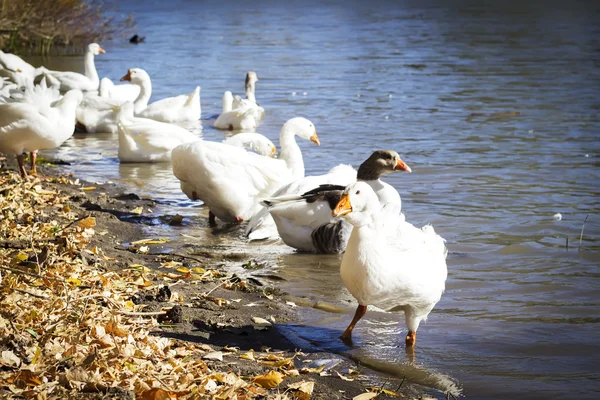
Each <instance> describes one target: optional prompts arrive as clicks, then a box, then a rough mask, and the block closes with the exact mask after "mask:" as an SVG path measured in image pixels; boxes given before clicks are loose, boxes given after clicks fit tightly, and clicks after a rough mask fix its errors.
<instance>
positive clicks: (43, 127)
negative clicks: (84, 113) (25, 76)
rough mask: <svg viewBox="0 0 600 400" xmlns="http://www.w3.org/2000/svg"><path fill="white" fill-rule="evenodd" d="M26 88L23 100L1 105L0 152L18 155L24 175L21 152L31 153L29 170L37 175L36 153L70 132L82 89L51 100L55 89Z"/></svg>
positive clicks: (24, 175) (56, 144) (72, 129)
mask: <svg viewBox="0 0 600 400" xmlns="http://www.w3.org/2000/svg"><path fill="white" fill-rule="evenodd" d="M27 90H31V92H27V91H26V92H25V96H24V97H23V98H22V99H21V100H19V101H22V102H10V103H5V104H0V153H5V154H14V155H16V156H17V161H18V163H19V170H20V172H21V175H22V176H23V177H27V171H25V166H24V164H23V162H24V157H23V152H30V153H31V173H33V174H36V167H35V160H36V152H37V151H38V150H42V149H53V148H55V147H58V146H60V144H61V143H63V142H64V141H65V140H67V139H68V138H70V137H71V135H73V131H74V128H75V108H76V107H77V105H78V104H79V103H80V102H81V99H82V98H83V94H82V93H81V91H79V90H70V91H68V92H67V93H66V94H65V95H64V96H63V97H62V99H60V100H58V101H54V102H53V100H54V99H56V96H57V94H58V90H57V89H51V88H45V87H44V85H43V86H37V87H36V89H35V90H34V89H32V88H28V89H27Z"/></svg>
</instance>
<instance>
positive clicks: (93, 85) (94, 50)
mask: <svg viewBox="0 0 600 400" xmlns="http://www.w3.org/2000/svg"><path fill="white" fill-rule="evenodd" d="M101 53H105V51H104V49H103V48H102V47H100V45H99V44H98V43H90V44H89V45H88V48H87V51H86V53H85V64H84V65H85V72H84V73H83V74H80V73H78V72H73V71H50V70H47V69H45V71H44V72H43V73H42V75H44V76H46V77H47V78H48V80H49V82H50V83H51V84H54V83H58V84H60V91H61V92H66V91H68V90H73V89H78V90H81V91H82V92H91V91H96V90H98V86H99V85H100V78H99V77H98V72H97V71H96V64H95V63H94V58H95V57H96V56H97V55H98V54H101Z"/></svg>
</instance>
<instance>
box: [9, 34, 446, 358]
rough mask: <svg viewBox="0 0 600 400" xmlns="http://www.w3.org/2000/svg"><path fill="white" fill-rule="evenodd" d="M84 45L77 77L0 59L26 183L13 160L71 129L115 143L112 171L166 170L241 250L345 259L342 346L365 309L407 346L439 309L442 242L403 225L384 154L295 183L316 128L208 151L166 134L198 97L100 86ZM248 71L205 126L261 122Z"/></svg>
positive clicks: (389, 156) (132, 79)
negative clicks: (242, 92) (384, 313)
mask: <svg viewBox="0 0 600 400" xmlns="http://www.w3.org/2000/svg"><path fill="white" fill-rule="evenodd" d="M101 53H104V50H103V49H102V47H100V46H99V45H98V44H96V43H92V44H90V45H89V46H88V48H87V52H86V55H85V73H84V74H80V73H76V72H70V71H52V70H48V69H46V68H44V67H37V68H36V67H33V66H32V65H30V64H28V63H27V62H25V61H24V60H22V59H21V58H20V57H18V56H16V55H14V54H9V53H3V52H0V152H1V153H4V154H7V155H14V156H16V157H17V161H18V163H19V169H20V172H21V174H22V176H23V177H24V178H25V179H26V178H27V177H28V175H27V171H26V168H25V165H24V162H25V155H24V153H31V172H30V173H33V174H35V173H36V170H35V157H36V152H37V151H38V150H41V149H51V148H55V147H58V146H60V145H61V144H62V143H63V142H64V141H66V140H67V139H68V138H69V137H71V136H72V135H73V132H74V130H75V128H76V126H77V127H78V129H81V130H85V131H87V132H90V133H93V132H113V133H117V134H118V140H119V145H118V146H119V147H118V155H119V159H120V160H121V161H122V162H168V161H171V163H172V166H173V174H174V176H175V177H176V178H177V179H178V180H179V181H180V184H181V190H182V191H183V192H184V193H185V194H186V195H187V196H188V197H189V198H190V199H194V200H196V199H197V200H202V201H203V202H204V204H205V205H206V206H207V207H208V209H209V210H210V211H209V222H210V224H211V225H214V224H216V219H217V218H218V219H220V220H221V221H223V222H225V223H234V224H240V223H245V224H247V225H246V235H247V237H248V239H249V240H263V239H270V238H281V240H283V242H284V243H285V244H287V245H288V246H291V247H293V248H295V249H297V250H298V251H307V252H315V253H344V255H343V258H342V262H341V267H340V273H341V277H342V281H343V282H344V284H345V286H346V287H347V288H348V290H349V291H350V293H351V294H352V295H353V296H354V297H355V298H356V300H357V301H358V307H357V309H356V313H355V315H354V318H353V320H352V322H351V323H350V325H349V326H348V328H347V329H346V330H345V331H344V333H343V334H342V336H341V338H342V339H344V340H350V339H351V335H352V331H353V329H354V326H355V324H356V323H357V322H358V321H359V320H360V319H361V318H362V317H363V316H364V314H365V312H366V310H367V306H368V305H374V306H377V307H379V308H383V309H386V310H391V309H393V310H403V311H404V314H405V320H406V325H407V330H408V333H407V334H406V338H405V341H406V346H407V347H411V346H413V345H414V344H415V341H416V332H417V329H418V327H419V324H420V322H421V321H422V320H424V319H426V318H427V316H428V315H429V313H430V312H431V310H432V309H433V307H434V306H435V304H436V303H437V302H438V301H439V300H440V298H441V295H442V293H443V291H444V288H445V281H446V277H447V267H446V254H447V250H446V247H445V244H444V242H445V241H444V239H443V238H441V237H440V236H439V235H438V234H436V233H435V231H434V229H433V227H431V226H429V225H428V226H425V227H423V228H417V227H415V226H413V225H412V224H410V223H409V222H407V221H406V220H405V217H404V214H403V213H402V212H401V201H400V195H399V194H398V192H397V190H396V189H394V188H393V187H392V186H391V185H389V184H387V183H385V182H383V181H382V180H381V178H382V176H384V175H386V174H389V173H394V172H397V171H406V172H411V168H410V167H409V166H408V165H406V164H405V163H404V161H402V160H401V159H400V156H399V155H398V153H396V152H395V151H392V150H378V151H375V152H373V154H372V155H371V156H370V157H369V158H368V159H367V160H365V161H364V162H363V163H362V164H361V165H360V167H359V168H358V171H357V170H355V169H354V168H352V167H351V166H350V165H338V166H335V167H333V168H332V169H331V170H329V171H328V172H327V173H326V174H323V175H319V176H305V174H304V162H303V158H302V152H301V150H300V147H299V146H298V144H297V143H296V137H299V138H301V139H305V140H310V141H312V142H314V143H315V144H316V145H319V144H320V141H319V137H318V136H317V132H316V129H315V125H314V124H313V123H312V122H311V121H309V120H308V119H306V118H300V117H296V118H292V119H290V120H288V121H287V122H286V123H285V124H284V125H283V127H282V128H281V132H280V136H279V144H280V152H279V156H278V157H277V158H275V157H274V155H275V153H276V148H275V146H274V145H273V143H272V142H271V141H270V140H268V139H267V138H266V137H264V136H262V135H260V134H257V133H252V132H246V133H238V134H236V135H234V136H232V137H231V138H229V139H228V140H226V141H225V142H222V143H221V142H210V141H205V140H202V139H200V138H199V137H198V136H196V135H195V134H193V133H191V132H190V131H188V130H186V129H184V128H182V127H181V126H178V125H174V124H173V123H176V122H186V121H198V120H199V119H200V113H201V109H200V87H197V88H196V89H195V90H194V91H193V92H191V93H189V94H183V95H180V96H176V97H169V98H166V99H162V100H159V101H156V102H153V103H150V102H149V101H150V97H151V94H152V84H151V80H150V77H149V76H148V74H147V73H146V71H144V70H143V69H140V68H132V69H130V70H128V71H127V73H126V74H125V76H124V77H123V78H122V79H121V80H122V81H128V82H129V83H128V84H120V85H115V84H113V82H112V81H110V80H109V79H107V78H104V79H102V80H100V79H99V76H98V73H97V71H96V68H95V65H94V57H95V56H97V55H99V54H101ZM257 81H258V77H257V75H256V73H254V72H249V73H248V74H247V76H246V84H245V88H246V98H241V97H240V96H236V97H233V95H232V93H231V92H229V91H228V92H225V94H224V95H223V110H222V113H221V114H220V115H219V117H218V118H217V120H216V121H215V127H216V128H218V129H226V130H252V129H254V128H256V126H257V125H258V122H259V121H260V120H261V119H262V118H264V116H265V110H264V109H263V108H262V107H261V106H259V105H258V103H257V102H256V97H255V86H256V82H257Z"/></svg>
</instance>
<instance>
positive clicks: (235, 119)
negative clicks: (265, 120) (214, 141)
mask: <svg viewBox="0 0 600 400" xmlns="http://www.w3.org/2000/svg"><path fill="white" fill-rule="evenodd" d="M232 102H233V96H232V94H231V92H225V93H223V112H222V113H221V114H220V115H219V117H218V118H217V119H216V121H215V123H214V126H215V128H217V129H223V130H230V131H231V130H253V129H255V128H256V125H257V124H256V119H255V118H254V111H253V110H252V109H236V110H233V109H232Z"/></svg>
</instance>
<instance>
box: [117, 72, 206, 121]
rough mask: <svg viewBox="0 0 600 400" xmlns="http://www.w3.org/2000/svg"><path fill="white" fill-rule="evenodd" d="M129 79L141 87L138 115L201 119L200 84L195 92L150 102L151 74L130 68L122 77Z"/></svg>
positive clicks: (167, 119) (188, 119) (143, 116)
mask: <svg viewBox="0 0 600 400" xmlns="http://www.w3.org/2000/svg"><path fill="white" fill-rule="evenodd" d="M124 81H129V82H131V83H132V84H134V85H137V86H139V87H140V94H139V95H138V97H137V98H136V99H135V102H134V103H133V104H134V112H135V116H136V117H142V118H150V119H153V120H155V121H160V122H193V121H198V120H199V119H200V114H201V112H202V107H201V105H200V86H196V89H194V91H193V92H191V93H189V94H181V95H179V96H175V97H167V98H164V99H161V100H158V101H155V102H154V103H151V104H148V101H150V96H152V81H151V80H150V75H148V73H147V72H146V71H145V70H143V69H141V68H130V69H129V70H127V73H126V74H125V75H124V76H123V77H122V78H121V82H124Z"/></svg>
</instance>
